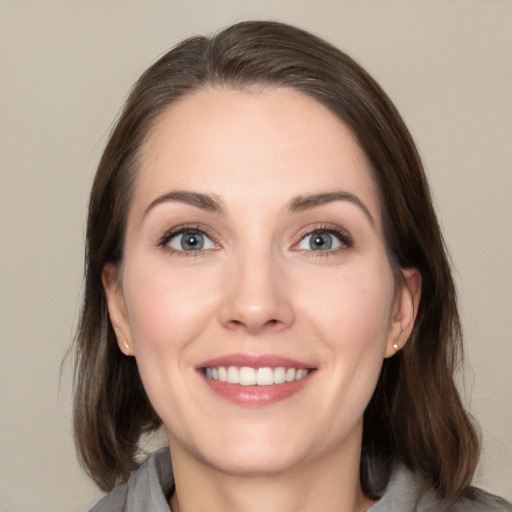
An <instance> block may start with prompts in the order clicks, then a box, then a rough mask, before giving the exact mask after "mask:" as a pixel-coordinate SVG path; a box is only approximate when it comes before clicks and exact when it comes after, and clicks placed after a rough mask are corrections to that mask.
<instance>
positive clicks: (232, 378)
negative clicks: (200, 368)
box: [206, 366, 239, 384]
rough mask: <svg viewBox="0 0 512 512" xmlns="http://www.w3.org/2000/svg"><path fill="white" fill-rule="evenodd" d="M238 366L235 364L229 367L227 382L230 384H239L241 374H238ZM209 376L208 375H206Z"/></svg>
mask: <svg viewBox="0 0 512 512" xmlns="http://www.w3.org/2000/svg"><path fill="white" fill-rule="evenodd" d="M238 373H239V372H238V368H236V367H235V366H230V367H229V368H228V374H227V379H226V380H227V382H229V383H230V384H238V381H239V376H238ZM206 376H207V377H208V375H206Z"/></svg>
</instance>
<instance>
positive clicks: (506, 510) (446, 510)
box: [368, 465, 512, 512]
mask: <svg viewBox="0 0 512 512" xmlns="http://www.w3.org/2000/svg"><path fill="white" fill-rule="evenodd" d="M390 511H393V512H512V507H511V505H510V504H509V503H507V502H506V501H505V500H503V499H501V498H499V497H497V496H494V495H492V494H489V493H486V492H485V491H482V490H480V489H476V488H474V487H470V488H468V489H466V491H464V492H463V493H462V495H461V496H460V497H459V498H458V499H457V500H456V501H455V502H451V503H447V502H446V501H443V500H442V499H440V498H439V496H438V495H437V494H436V492H435V490H434V489H433V488H432V486H431V485H430V484H429V483H428V482H427V480H426V479H425V478H423V476H422V475H421V474H418V473H415V472H412V471H410V470H409V469H408V468H406V467H405V466H403V465H398V466H397V467H396V468H395V469H394V470H393V472H392V475H391V477H390V479H389V483H388V485H387V487H386V490H385V491H384V493H383V494H382V496H381V499H380V500H379V501H378V502H377V503H376V504H375V505H373V506H372V507H370V509H369V510H368V512H390Z"/></svg>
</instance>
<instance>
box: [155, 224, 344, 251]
mask: <svg viewBox="0 0 512 512" xmlns="http://www.w3.org/2000/svg"><path fill="white" fill-rule="evenodd" d="M183 233H198V234H201V235H203V236H205V237H208V238H209V239H210V240H211V241H212V242H213V243H214V244H216V245H218V243H217V241H216V240H215V237H213V236H212V235H211V234H210V233H209V232H208V230H207V229H205V228H204V227H202V226H201V225H199V224H187V225H184V226H179V227H176V228H172V229H171V230H169V231H167V232H166V233H165V234H164V235H163V236H162V237H161V238H160V240H159V241H158V243H157V244H156V245H157V246H158V247H160V248H161V249H163V250H165V251H166V252H168V253H169V254H171V255H173V256H179V257H196V258H197V257H198V256H202V255H204V254H205V253H206V252H207V251H208V250H211V249H204V250H201V249H199V250H197V251H180V250H177V249H173V248H172V247H171V246H170V245H169V242H170V241H171V240H172V239H173V238H174V237H176V236H178V235H180V234H183ZM315 233H328V234H330V235H333V236H335V237H336V238H337V239H338V241H339V242H340V244H341V247H339V248H335V249H329V250H324V251H321V250H318V251H315V250H312V249H310V250H306V249H298V248H297V249H295V250H296V251H300V252H304V253H306V254H308V255H310V256H311V257H327V256H332V255H333V254H336V253H339V252H343V251H346V250H348V249H351V248H352V247H353V246H354V241H353V239H352V237H351V236H350V234H349V233H348V232H347V231H345V230H343V229H341V228H340V227H338V226H336V225H327V224H324V225H320V226H314V227H308V228H307V229H305V230H303V231H302V233H300V234H299V235H298V237H297V238H298V241H297V242H295V243H294V244H293V247H296V246H297V245H298V244H300V243H301V242H302V241H303V240H304V239H305V238H306V237H307V236H310V235H313V234H315Z"/></svg>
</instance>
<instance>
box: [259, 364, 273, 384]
mask: <svg viewBox="0 0 512 512" xmlns="http://www.w3.org/2000/svg"><path fill="white" fill-rule="evenodd" d="M256 384H258V386H271V385H272V384H274V372H273V371H272V368H258V371H257V372H256Z"/></svg>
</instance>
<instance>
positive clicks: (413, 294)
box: [386, 268, 421, 357]
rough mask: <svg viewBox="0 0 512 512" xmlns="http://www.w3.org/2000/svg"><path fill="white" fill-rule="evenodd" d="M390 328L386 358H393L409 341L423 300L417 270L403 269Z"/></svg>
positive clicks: (419, 276) (419, 275)
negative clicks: (421, 299)
mask: <svg viewBox="0 0 512 512" xmlns="http://www.w3.org/2000/svg"><path fill="white" fill-rule="evenodd" d="M401 272H402V279H401V281H400V283H399V287H398V289H397V292H396V297H395V303H394V305H393V313H392V316H391V322H390V326H389V335H388V342H387V345H386V357H391V356H393V355H394V354H396V352H397V351H398V350H400V349H402V348H403V347H404V345H405V344H406V343H407V341H408V340H409V337H410V335H411V332H412V329H413V327H414V321H415V320H416V313H417V312H418V307H419V305H420V298H421V274H420V272H419V270H418V269H416V268H406V269H402V270H401Z"/></svg>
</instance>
